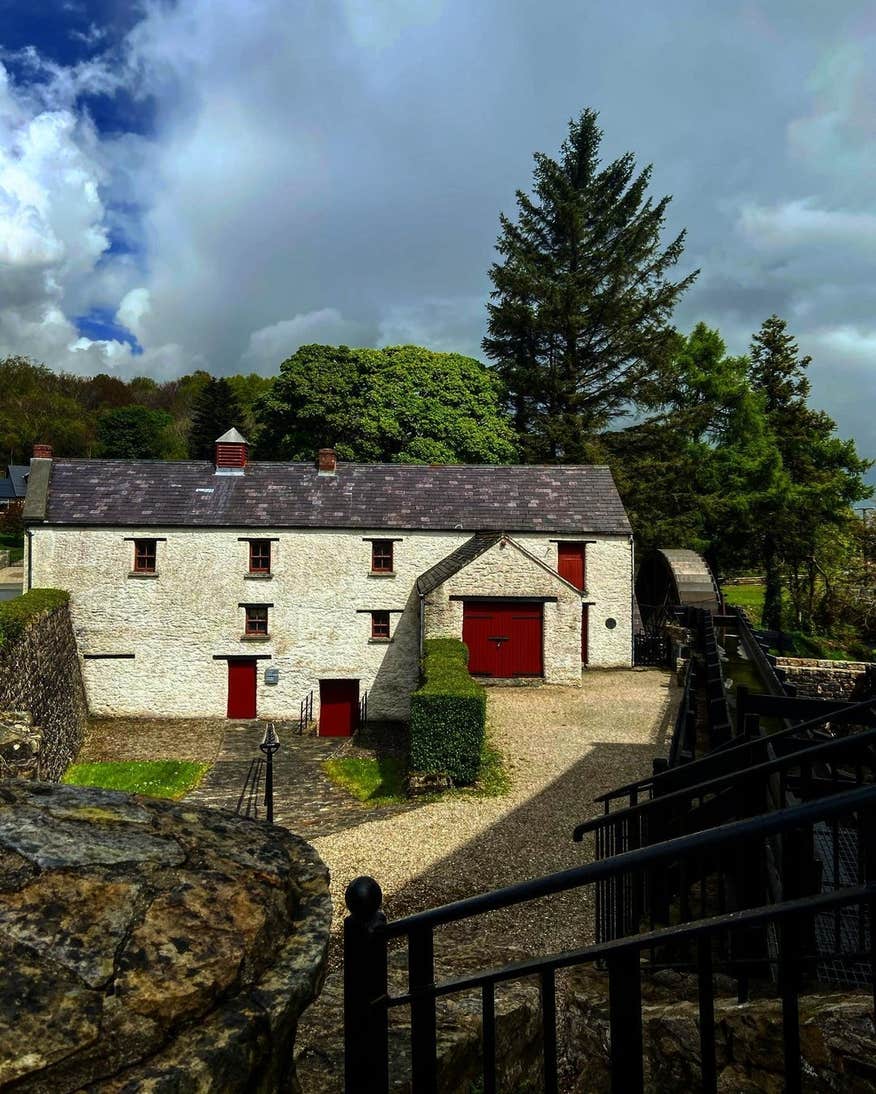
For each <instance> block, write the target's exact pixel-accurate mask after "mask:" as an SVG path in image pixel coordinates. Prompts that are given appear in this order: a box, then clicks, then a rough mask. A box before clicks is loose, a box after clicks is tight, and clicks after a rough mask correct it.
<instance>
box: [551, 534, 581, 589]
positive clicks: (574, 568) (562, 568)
mask: <svg viewBox="0 0 876 1094" xmlns="http://www.w3.org/2000/svg"><path fill="white" fill-rule="evenodd" d="M557 569H558V571H559V574H560V577H564V578H565V579H566V581H568V582H569V584H570V585H574V586H575V588H576V589H583V588H584V544H583V543H558V544H557Z"/></svg>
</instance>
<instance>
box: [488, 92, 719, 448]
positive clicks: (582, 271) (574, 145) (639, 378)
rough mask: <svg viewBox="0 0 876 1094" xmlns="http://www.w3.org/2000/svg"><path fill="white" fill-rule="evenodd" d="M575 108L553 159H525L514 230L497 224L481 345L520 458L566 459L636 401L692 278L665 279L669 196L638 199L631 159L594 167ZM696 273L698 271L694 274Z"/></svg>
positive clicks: (669, 342) (587, 131) (594, 131)
mask: <svg viewBox="0 0 876 1094" xmlns="http://www.w3.org/2000/svg"><path fill="white" fill-rule="evenodd" d="M596 119H597V114H596V113H595V112H594V111H592V110H589V109H588V110H585V111H584V112H583V113H582V114H581V116H580V118H579V119H578V120H577V121H574V120H573V121H571V122H570V123H569V137H568V139H567V140H566V141H565V142H564V143H563V145H562V148H561V155H560V159H559V161H556V160H553V159H551V158H550V157H549V156H546V155H544V154H541V153H539V154H537V155H536V156H535V172H534V181H533V192H534V193H533V196H532V197H530V196H528V195H527V194H525V193H523V192H522V191H518V192H517V206H518V218H517V221H516V223H514V222H512V221H511V220H510V219H509V218H508V217H506V216H504V215H502V216H501V217H500V224H501V229H502V230H501V234H500V235H499V239H498V243H497V250H498V251H499V253H500V254H501V255H502V261H500V262H496V263H494V265H493V266H492V268H491V270H490V278H491V279H492V281H493V285H494V290H493V291H492V293H491V298H492V303H489V304H488V305H487V308H488V312H489V325H488V334H487V337H486V338H485V339H484V341H483V349H484V352H485V353H486V355H487V356H488V357H490V358H491V359H492V360H493V361H495V362H496V368H497V370H498V371H499V373H500V375H501V376H502V378H503V380H504V382H505V385H506V387H507V390H508V397H509V406H510V407H511V409H512V411H513V413H514V418H515V425H516V427H517V430H518V433H519V435H520V437H521V438H522V440H523V444H524V451H525V455H526V457H527V458H528V459H529V460H532V461H546V462H551V463H556V462H562V463H573V462H579V461H582V460H587V459H588V458H591V457H592V454H593V449H594V438H595V435H596V434H598V433H599V432H601V431H602V430H604V429H605V428H606V427H607V426H609V425H610V424H611V423H612V421H613V420H614V419H615V418H616V417H617V416H618V415H620V414H622V413H624V412H625V411H628V410H629V409H630V407H631V405H635V404H636V403H637V402H639V403H642V402H647V401H648V395H649V384H650V382H651V381H652V380H653V379H654V378H655V376H656V375H657V374H658V373H659V371H660V369H661V366H662V365H663V364H664V362H665V359H666V356H667V354H668V353H669V352H670V351H671V348H672V346H673V344H674V334H673V331H672V328H671V326H670V325H669V319H670V316H671V314H672V310H673V307H674V305H675V303H676V301H677V300H678V298H679V296H680V295H681V293H683V292H684V290H685V289H686V288H687V287H688V286H689V285H690V284H691V283H692V281H693V280H694V278H695V277H696V272H695V273H692V274H689V275H688V276H687V277H685V278H683V279H682V280H681V281H671V280H669V279H668V278H667V276H666V274H667V271H668V270H669V269H670V268H671V267H672V266H674V265H675V264H676V263H677V262H678V260H679V258H680V257H681V254H682V250H683V243H684V235H685V233H684V232H681V233H680V234H679V235H678V236H677V237H676V238H675V239H674V240H673V241H672V242H671V243H670V244H669V245H668V246H667V247H666V248H665V249H663V250H661V244H660V235H661V231H662V229H663V224H664V220H665V214H666V207H667V205H668V204H669V201H670V198H669V197H664V198H662V199H661V200H660V201H658V202H657V203H656V204H654V203H653V202H652V199H651V198H646V196H645V191H646V189H647V186H648V183H649V181H650V177H651V168H650V166H649V167H646V168H645V169H644V170H643V171H641V172H640V173H639V174H638V175H637V174H636V164H635V159H634V157H633V155H632V153H629V152H628V153H626V154H625V155H623V156H621V157H620V158H618V159H617V160H615V161H614V162H613V163H610V164H609V165H608V166H607V167H605V168H603V169H602V170H600V169H599V145H600V141H601V139H602V131H601V130H600V129H599V127H598V126H597V124H596ZM697 272H698V271H697Z"/></svg>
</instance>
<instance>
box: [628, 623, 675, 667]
mask: <svg viewBox="0 0 876 1094" xmlns="http://www.w3.org/2000/svg"><path fill="white" fill-rule="evenodd" d="M671 653H672V643H671V642H670V640H669V638H668V637H667V635H666V634H664V633H663V631H639V632H638V633H637V634H634V635H633V663H634V664H636V665H668V664H669V661H670V655H671Z"/></svg>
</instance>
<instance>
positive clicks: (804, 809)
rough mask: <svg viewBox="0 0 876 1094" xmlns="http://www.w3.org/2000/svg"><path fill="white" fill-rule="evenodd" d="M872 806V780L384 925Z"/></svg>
mask: <svg viewBox="0 0 876 1094" xmlns="http://www.w3.org/2000/svg"><path fill="white" fill-rule="evenodd" d="M871 806H876V784H872V785H869V786H862V787H857V788H855V789H854V790H847V791H844V792H842V793H840V794H834V795H832V796H831V797H829V798H818V799H816V800H814V801H809V802H804V803H803V804H802V805H796V806H791V807H788V808H785V809H777V810H775V811H774V812H772V813H766V814H763V815H762V816H758V817H748V818H746V819H745V820H741V821H730V822H728V823H727V824H722V825H718V826H717V827H715V828H706V829H704V830H703V831H702V832H693V833H691V834H690V835H686V836H678V837H676V838H675V839H671V840H666V841H665V842H664V843H659V844H653V845H651V846H648V847H639V848H636V849H635V850H632V851H624V852H622V853H621V854H619V855H614V856H613V857H612V858H610V859H602V860H600V861H598V862H590V863H587V864H586V865H584V866H573V867H572V868H571V869H568V870H559V871H557V872H556V873H553V874H547V875H546V876H545V877H540V878H534V879H533V880H531V881H520V882H517V883H516V884H515V885H507V886H505V887H504V888H502V889H494V890H493V891H492V892H489V893H481V894H479V895H478V896H473V897H467V898H466V899H464V900H455V901H453V902H452V903H450V904H443V905H441V906H440V907H438V908H430V909H429V910H427V911H424V912H415V913H414V914H413V915H409V916H405V917H404V918H402V919H396V920H393V921H391V922H389V923H387V925H386V930H387V934H388V937H390V938H397V937H398V936H399V935H403V934H408V933H410V932H411V931H415V930H417V929H419V928H421V927H426V926H431V927H437V926H440V925H442V924H445V923H455V922H458V921H459V920H460V919H468V918H469V917H471V916H474V915H480V914H482V913H483V912H492V911H496V910H497V909H498V908H509V907H511V906H512V905H515V904H523V903H525V902H527V901H530V900H537V899H538V898H539V897H543V896H552V895H553V894H555V893H562V892H566V891H567V890H569V889H578V888H581V887H582V886H584V885H589V884H590V883H591V882H596V881H604V880H606V879H608V878H612V877H618V876H620V875H622V874H627V873H632V872H636V871H641V870H645V869H647V868H648V867H653V866H657V865H660V864H661V863H664V862H671V861H676V860H678V859H679V858H684V857H685V856H686V855H689V854H690V855H699V854H701V853H702V852H703V851H708V850H711V849H713V848H715V847H721V846H723V845H724V844H727V843H730V842H733V841H739V842H740V843H741V842H742V841H744V840H746V839H749V838H756V837H761V836H769V835H773V834H775V833H778V832H782V831H786V830H788V829H791V828H797V827H802V826H805V825H809V824H811V823H813V822H815V821H819V820H826V819H828V818H829V817H836V816H840V815H842V814H843V813H851V812H854V811H855V810H857V809H863V808H867V807H871Z"/></svg>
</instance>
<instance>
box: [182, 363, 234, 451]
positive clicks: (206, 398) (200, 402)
mask: <svg viewBox="0 0 876 1094" xmlns="http://www.w3.org/2000/svg"><path fill="white" fill-rule="evenodd" d="M243 419H244V414H243V411H242V410H241V407H240V402H239V400H238V398H237V396H236V395H235V394H234V390H233V388H232V387H231V384H230V383H229V382H228V381H227V380H226V379H225V378H224V377H223V378H221V379H219V380H217V379H215V378H214V377H212V376H211V377H210V379H209V380H208V381H207V383H206V384H205V385H204V387H203V388H202V389H201V391H200V393H199V394H198V395H197V397H196V398H195V401H194V403H193V404H192V423H191V426H190V428H189V437H188V448H189V459H190V460H212V459H213V453H214V444H215V441H216V438H217V437H221V436H222V434H223V433H226V432H227V431H228V430H229V429H231V427H232V426H233V427H234V428H235V429H242V428H243V424H244V422H243Z"/></svg>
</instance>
